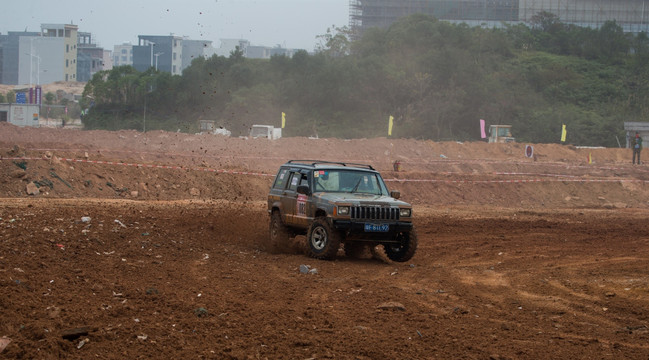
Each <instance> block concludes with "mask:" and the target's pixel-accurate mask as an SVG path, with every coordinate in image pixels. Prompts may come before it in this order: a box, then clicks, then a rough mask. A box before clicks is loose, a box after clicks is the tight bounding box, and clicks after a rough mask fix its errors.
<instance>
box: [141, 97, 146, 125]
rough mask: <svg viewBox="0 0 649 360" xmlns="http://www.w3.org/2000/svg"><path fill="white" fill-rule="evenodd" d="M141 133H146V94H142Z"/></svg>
mask: <svg viewBox="0 0 649 360" xmlns="http://www.w3.org/2000/svg"><path fill="white" fill-rule="evenodd" d="M142 132H143V133H146V94H144V117H143V118H142Z"/></svg>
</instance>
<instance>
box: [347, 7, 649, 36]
mask: <svg viewBox="0 0 649 360" xmlns="http://www.w3.org/2000/svg"><path fill="white" fill-rule="evenodd" d="M543 11H545V12H549V13H552V14H555V15H556V16H558V18H559V19H560V21H561V22H563V23H566V24H574V25H578V26H584V27H591V28H598V27H600V26H601V25H602V24H604V23H605V22H606V21H609V20H614V21H615V22H616V23H617V24H618V25H620V26H621V27H622V29H624V31H625V32H633V33H638V32H642V31H644V32H649V15H648V14H647V12H648V11H649V0H350V1H349V22H350V26H351V27H352V29H355V30H359V31H360V32H362V31H363V30H365V29H367V28H371V27H388V26H390V24H392V23H393V22H394V21H396V20H397V19H398V18H400V17H402V16H407V15H411V14H416V13H421V14H427V15H431V16H433V17H435V18H437V19H440V20H445V21H450V22H455V23H467V24H468V25H470V26H478V25H480V26H490V27H494V26H501V25H502V24H503V23H510V24H511V23H529V22H530V20H531V19H532V17H533V16H534V15H537V14H538V13H540V12H543Z"/></svg>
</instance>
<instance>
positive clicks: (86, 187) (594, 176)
mask: <svg viewBox="0 0 649 360" xmlns="http://www.w3.org/2000/svg"><path fill="white" fill-rule="evenodd" d="M531 145H533V146H534V152H535V155H536V157H532V158H527V157H525V156H524V147H525V144H501V145H493V144H484V143H455V142H450V143H434V142H430V141H416V140H403V139H402V140H398V139H361V140H352V141H345V140H336V139H305V138H291V139H280V140H278V141H272V142H270V141H263V140H251V139H249V140H246V139H238V138H237V139H231V138H222V137H215V136H207V135H187V134H178V133H163V132H153V133H147V134H145V135H143V134H140V133H136V132H128V131H125V132H95V131H92V132H80V131H70V130H63V129H21V128H16V127H13V126H11V125H7V124H0V156H2V160H0V294H1V296H0V318H1V319H2V321H0V349H2V348H4V349H2V350H0V358H26V359H31V358H39V359H41V358H42V359H50V358H72V359H75V358H76V359H88V358H99V359H104V358H105V359H115V358H119V359H123V358H208V359H265V358H268V359H322V358H341V359H390V358H391V359H448V358H458V359H462V358H466V359H520V358H528V359H557V358H588V359H619V358H632V359H646V358H648V357H649V345H648V344H649V300H648V299H649V267H648V266H647V263H648V260H649V246H648V245H649V244H648V242H649V220H648V219H649V191H647V190H648V188H647V186H649V184H648V181H649V173H648V170H649V168H647V167H646V165H641V166H632V165H631V164H629V162H630V161H629V157H630V155H631V154H630V153H629V152H628V151H627V150H624V149H580V148H575V147H572V146H567V145H564V146H562V145H556V144H554V145H553V144H531ZM589 155H590V157H591V159H592V161H591V163H589V161H588V156H589ZM643 155H644V154H643ZM293 158H311V159H312V158H318V159H326V160H343V161H356V162H365V163H370V164H372V165H373V166H375V167H376V168H378V169H379V170H381V171H382V173H383V175H384V178H386V179H387V180H388V186H389V187H390V188H393V189H399V190H401V193H402V198H403V199H404V200H406V201H410V202H412V203H413V204H415V214H416V215H415V224H416V227H417V229H418V233H419V239H420V246H419V249H418V251H417V253H416V255H415V257H414V258H413V259H412V260H411V261H410V262H408V263H405V264H400V263H393V262H390V261H389V260H387V259H386V258H385V256H381V255H379V256H374V257H372V256H371V255H370V254H369V253H368V254H366V256H365V257H364V258H360V259H350V258H347V257H345V256H344V255H343V254H342V251H341V253H340V256H339V257H338V259H337V260H335V261H318V260H313V259H310V258H308V257H306V256H305V255H303V254H302V253H301V251H300V246H299V242H300V241H303V239H302V238H300V237H298V238H297V239H296V242H297V243H298V245H296V246H295V247H294V248H292V249H283V251H276V250H274V249H269V248H268V246H267V228H268V215H267V213H266V210H265V202H264V201H265V195H266V192H267V190H268V186H269V184H270V182H271V181H272V174H273V172H274V171H275V170H276V168H277V166H278V165H279V164H281V163H283V162H284V161H286V160H288V159H293ZM395 160H399V161H401V166H402V169H401V171H399V172H395V171H393V165H392V164H393V162H394V161H395ZM35 182H36V183H35ZM30 184H34V185H36V184H38V186H35V187H36V188H37V189H38V194H35V195H28V193H27V191H28V188H29V189H30V190H33V188H34V186H31V185H30ZM378 250H380V249H378ZM300 265H309V266H311V268H315V269H317V273H316V274H302V273H300V271H299V266H300Z"/></svg>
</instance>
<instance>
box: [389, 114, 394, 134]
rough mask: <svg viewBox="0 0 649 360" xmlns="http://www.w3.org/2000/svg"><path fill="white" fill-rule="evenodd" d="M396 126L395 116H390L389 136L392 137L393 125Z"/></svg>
mask: <svg viewBox="0 0 649 360" xmlns="http://www.w3.org/2000/svg"><path fill="white" fill-rule="evenodd" d="M393 124H394V116H392V115H390V120H389V121H388V136H392V125H393Z"/></svg>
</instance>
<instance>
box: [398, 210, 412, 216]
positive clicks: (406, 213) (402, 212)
mask: <svg viewBox="0 0 649 360" xmlns="http://www.w3.org/2000/svg"><path fill="white" fill-rule="evenodd" d="M410 215H412V210H411V209H403V208H402V209H399V217H410Z"/></svg>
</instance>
